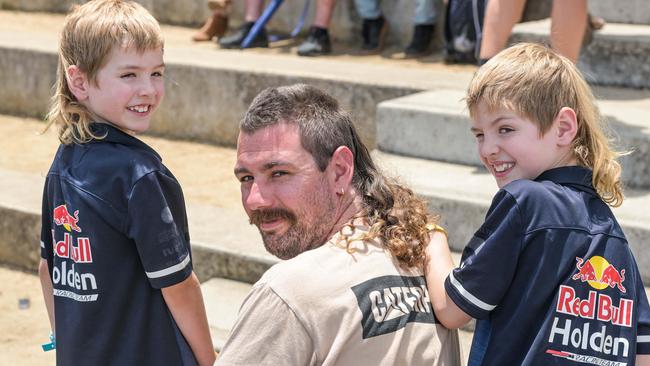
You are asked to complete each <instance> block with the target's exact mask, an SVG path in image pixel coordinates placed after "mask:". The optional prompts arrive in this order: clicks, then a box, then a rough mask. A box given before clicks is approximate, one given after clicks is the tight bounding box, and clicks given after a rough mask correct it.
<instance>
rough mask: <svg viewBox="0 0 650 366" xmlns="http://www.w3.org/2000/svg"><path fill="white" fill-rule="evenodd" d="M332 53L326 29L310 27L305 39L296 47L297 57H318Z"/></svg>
mask: <svg viewBox="0 0 650 366" xmlns="http://www.w3.org/2000/svg"><path fill="white" fill-rule="evenodd" d="M330 53H332V43H331V42H330V35H329V33H328V32H327V29H326V28H320V27H311V28H310V29H309V35H308V36H307V39H306V40H305V41H304V42H303V43H302V44H301V45H300V46H298V55H299V56H320V55H327V54H330Z"/></svg>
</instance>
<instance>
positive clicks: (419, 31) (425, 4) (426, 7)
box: [404, 0, 436, 57]
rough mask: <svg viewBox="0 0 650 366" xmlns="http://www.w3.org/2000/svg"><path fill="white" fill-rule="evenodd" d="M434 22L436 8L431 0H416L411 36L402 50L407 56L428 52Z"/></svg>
mask: <svg viewBox="0 0 650 366" xmlns="http://www.w3.org/2000/svg"><path fill="white" fill-rule="evenodd" d="M435 23H436V8H435V4H434V2H433V0H417V1H416V2H415V14H414V16H413V24H414V26H413V38H412V39H411V43H410V44H409V45H408V47H406V49H405V50H404V54H405V55H406V56H407V57H417V56H423V55H426V54H427V53H428V52H429V46H430V45H431V39H432V38H433V33H434V24H435Z"/></svg>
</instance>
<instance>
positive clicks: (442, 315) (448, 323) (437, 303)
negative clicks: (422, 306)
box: [424, 231, 472, 329]
mask: <svg viewBox="0 0 650 366" xmlns="http://www.w3.org/2000/svg"><path fill="white" fill-rule="evenodd" d="M426 254H427V259H426V261H425V264H424V275H425V277H426V279H427V288H428V290H429V298H430V299H431V305H432V306H433V311H434V312H435V314H436V318H438V320H440V323H442V325H444V326H445V327H446V328H449V329H456V328H460V327H462V326H463V325H465V324H467V322H468V321H470V319H472V318H471V317H470V316H469V315H467V314H466V313H465V312H464V311H463V310H461V309H460V308H459V307H458V305H456V303H454V301H453V300H452V299H451V298H450V297H449V296H448V295H447V291H446V290H445V279H446V278H447V276H448V275H449V273H450V272H451V271H452V270H453V269H454V263H453V261H452V260H451V252H450V251H449V244H448V243H447V236H446V235H445V234H443V233H442V232H439V231H434V232H432V233H431V241H430V242H429V245H428V246H427V248H426Z"/></svg>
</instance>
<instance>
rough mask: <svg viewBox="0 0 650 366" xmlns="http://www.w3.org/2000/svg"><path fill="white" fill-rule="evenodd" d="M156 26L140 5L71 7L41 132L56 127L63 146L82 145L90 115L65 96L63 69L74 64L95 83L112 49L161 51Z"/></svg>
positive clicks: (118, 2)
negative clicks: (45, 123) (54, 82)
mask: <svg viewBox="0 0 650 366" xmlns="http://www.w3.org/2000/svg"><path fill="white" fill-rule="evenodd" d="M163 46H164V41H163V36H162V32H161V30H160V25H159V24H158V22H157V21H156V19H154V17H153V16H152V15H151V14H150V13H149V12H148V11H147V10H146V9H145V8H143V7H142V6H141V5H140V4H138V3H135V2H133V1H125V0H93V1H90V2H88V3H86V4H84V5H81V6H75V7H74V8H73V9H72V11H71V12H70V14H68V16H67V17H66V18H65V23H64V26H63V31H62V32H61V39H60V44H59V63H58V69H57V78H56V85H55V88H56V91H55V94H54V96H53V97H52V102H51V106H50V110H49V112H48V114H47V117H46V119H47V122H48V123H47V127H46V129H47V128H49V127H50V126H51V125H52V124H55V125H56V126H57V127H58V133H59V140H61V143H63V144H66V145H68V144H72V143H78V144H82V143H86V142H88V141H90V140H92V139H93V138H101V137H99V136H95V135H94V134H93V132H92V131H91V130H90V123H91V122H92V119H91V116H90V112H89V111H88V110H87V109H86V108H85V107H84V106H83V105H82V104H81V103H79V101H77V98H75V96H74V95H73V94H72V93H71V92H70V88H69V87H68V81H67V78H66V74H67V70H68V67H70V66H72V65H76V66H77V67H78V68H79V69H80V71H82V72H83V73H85V74H86V76H87V78H88V80H89V82H91V83H93V84H94V85H95V86H96V85H97V73H98V72H99V70H100V69H101V68H102V67H103V66H104V65H105V64H106V62H107V60H108V56H109V54H110V53H111V51H112V50H113V48H114V47H125V48H131V47H134V48H135V49H136V50H137V51H138V52H144V51H147V50H153V49H158V48H161V49H162V48H163Z"/></svg>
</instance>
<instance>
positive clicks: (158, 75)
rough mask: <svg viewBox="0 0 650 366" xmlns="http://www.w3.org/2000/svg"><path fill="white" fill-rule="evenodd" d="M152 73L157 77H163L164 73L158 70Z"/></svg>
mask: <svg viewBox="0 0 650 366" xmlns="http://www.w3.org/2000/svg"><path fill="white" fill-rule="evenodd" d="M151 75H152V76H155V77H157V78H161V77H163V73H162V72H160V71H156V72H154V73H153V74H151Z"/></svg>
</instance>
